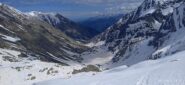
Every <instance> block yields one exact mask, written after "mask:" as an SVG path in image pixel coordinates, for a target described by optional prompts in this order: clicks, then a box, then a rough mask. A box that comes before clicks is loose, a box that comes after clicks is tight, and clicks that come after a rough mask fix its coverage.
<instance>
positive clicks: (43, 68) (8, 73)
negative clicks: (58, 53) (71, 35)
mask: <svg viewBox="0 0 185 85" xmlns="http://www.w3.org/2000/svg"><path fill="white" fill-rule="evenodd" d="M20 55H21V52H19V51H15V50H10V49H1V48H0V85H32V84H33V83H36V82H39V81H44V80H49V79H55V78H63V79H67V78H70V77H71V76H72V72H73V70H74V69H80V68H82V67H83V66H82V65H76V64H74V65H73V66H63V65H62V64H59V63H52V62H43V61H40V60H38V59H36V58H34V57H33V56H29V57H28V58H27V57H21V56H20Z"/></svg>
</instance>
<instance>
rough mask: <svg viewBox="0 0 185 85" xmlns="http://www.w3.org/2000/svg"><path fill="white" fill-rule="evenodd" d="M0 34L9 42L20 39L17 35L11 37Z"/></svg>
mask: <svg viewBox="0 0 185 85" xmlns="http://www.w3.org/2000/svg"><path fill="white" fill-rule="evenodd" d="M0 36H2V39H4V40H7V41H10V42H17V41H20V40H21V39H20V38H18V37H11V36H7V35H2V34H0Z"/></svg>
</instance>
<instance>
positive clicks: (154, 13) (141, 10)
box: [95, 0, 183, 65]
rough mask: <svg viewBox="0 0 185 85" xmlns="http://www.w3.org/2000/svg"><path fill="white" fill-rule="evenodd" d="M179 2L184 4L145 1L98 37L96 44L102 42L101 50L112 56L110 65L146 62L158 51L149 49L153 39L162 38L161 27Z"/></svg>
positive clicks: (166, 1)
mask: <svg viewBox="0 0 185 85" xmlns="http://www.w3.org/2000/svg"><path fill="white" fill-rule="evenodd" d="M182 2H183V0H145V1H144V2H143V3H142V4H141V6H139V7H138V8H137V9H136V10H134V11H133V12H131V13H128V14H126V15H125V16H124V17H123V18H121V19H120V20H119V21H118V22H117V23H116V24H115V25H113V26H111V27H109V28H108V29H107V30H106V31H105V32H103V33H102V34H101V35H99V36H97V37H96V38H95V40H96V42H95V43H97V42H100V41H104V42H105V44H104V45H103V46H106V47H107V48H108V50H109V51H111V52H112V53H113V54H114V56H113V58H112V62H113V63H114V64H115V65H116V64H118V65H122V64H126V65H133V64H135V63H138V62H140V61H143V60H147V59H149V58H150V56H152V54H153V53H154V52H155V51H156V50H157V49H158V47H157V46H153V45H150V44H151V43H153V42H154V41H153V39H155V38H156V37H159V36H161V35H159V31H160V30H161V29H160V28H161V26H162V25H163V23H165V22H167V21H166V20H168V18H169V16H171V14H172V13H173V11H174V8H176V7H178V6H179V5H180V4H182ZM152 41H153V42H152ZM100 47H101V46H100ZM97 48H99V47H97Z"/></svg>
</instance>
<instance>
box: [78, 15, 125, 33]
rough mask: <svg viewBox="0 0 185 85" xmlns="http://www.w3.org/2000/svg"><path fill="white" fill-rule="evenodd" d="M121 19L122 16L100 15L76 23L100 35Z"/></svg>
mask: <svg viewBox="0 0 185 85" xmlns="http://www.w3.org/2000/svg"><path fill="white" fill-rule="evenodd" d="M121 17H123V14H118V15H100V16H95V17H91V18H88V19H86V20H83V21H79V22H77V23H78V24H80V25H81V26H83V27H86V28H91V29H94V30H97V31H98V32H99V33H101V32H103V31H105V30H106V29H107V28H108V27H110V26H111V25H112V24H114V23H116V22H117V21H118V20H119V19H120V18H121Z"/></svg>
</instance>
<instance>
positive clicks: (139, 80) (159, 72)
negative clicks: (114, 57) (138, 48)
mask: <svg viewBox="0 0 185 85" xmlns="http://www.w3.org/2000/svg"><path fill="white" fill-rule="evenodd" d="M184 65H185V51H182V52H179V53H176V54H173V55H171V56H167V57H164V58H161V59H158V60H147V61H143V62H140V63H138V64H135V65H133V66H131V67H126V66H121V67H117V68H114V69H111V70H108V71H105V72H102V73H99V74H97V75H94V76H92V75H86V74H78V75H75V76H73V77H72V78H70V79H62V78H59V79H53V80H49V81H42V82H39V83H36V84H34V85H185V66H184Z"/></svg>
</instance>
